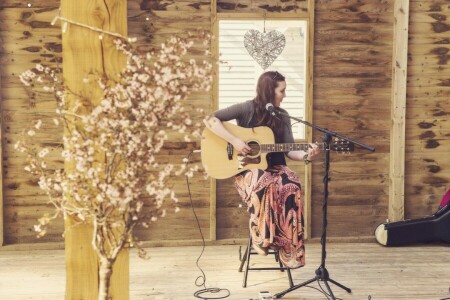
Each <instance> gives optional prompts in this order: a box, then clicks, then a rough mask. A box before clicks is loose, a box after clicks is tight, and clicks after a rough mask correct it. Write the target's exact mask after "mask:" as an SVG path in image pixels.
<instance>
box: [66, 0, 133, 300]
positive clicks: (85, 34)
mask: <svg viewBox="0 0 450 300" xmlns="http://www.w3.org/2000/svg"><path fill="white" fill-rule="evenodd" d="M61 15H62V17H64V18H67V19H68V20H72V21H76V22H79V23H82V24H86V25H89V26H92V27H96V28H102V29H103V30H105V31H110V32H116V33H119V34H122V35H124V36H125V35H126V34H127V1H125V0H102V1H99V0H78V1H71V0H61ZM65 27H66V31H65V32H64V28H65ZM62 28H63V33H62V44H63V72H64V82H65V84H66V86H67V87H68V88H69V89H70V90H71V91H72V92H74V93H75V94H78V95H82V96H84V97H85V99H86V101H90V102H91V103H86V104H88V105H89V104H93V105H96V104H98V103H99V101H100V100H101V91H100V89H99V88H98V86H97V84H96V82H92V83H89V84H86V83H83V78H85V77H86V76H88V75H89V74H94V75H102V74H104V75H106V76H109V77H112V76H115V74H117V73H118V72H119V71H120V70H122V68H123V67H124V65H125V57H124V56H123V55H122V54H121V53H119V52H118V51H117V50H116V49H115V46H114V44H113V38H112V37H110V36H107V35H104V38H103V39H100V38H99V37H100V34H99V33H98V32H95V31H93V30H91V29H88V28H83V27H81V26H77V25H70V24H68V25H67V26H66V25H65V24H64V22H63V23H62ZM71 102H73V101H72V100H71V99H70V98H69V99H68V103H69V105H73V103H71ZM65 134H67V133H65ZM65 168H66V172H69V173H70V171H71V170H73V166H71V165H67V164H66V165H65ZM73 224H74V220H72V219H70V218H68V219H67V220H66V223H65V225H66V233H65V246H66V274H67V277H66V299H68V300H69V299H70V300H72V299H76V300H79V299H83V300H90V299H97V298H98V260H97V255H96V253H95V252H94V250H93V248H92V239H93V237H92V230H93V228H92V226H90V225H76V226H73ZM128 264H129V263H128V250H124V251H122V253H121V254H120V255H119V257H118V259H117V260H116V263H115V265H114V268H113V275H112V279H111V288H110V291H111V296H112V299H117V300H126V299H129V265H128Z"/></svg>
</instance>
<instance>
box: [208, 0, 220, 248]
mask: <svg viewBox="0 0 450 300" xmlns="http://www.w3.org/2000/svg"><path fill="white" fill-rule="evenodd" d="M211 33H212V35H213V38H212V39H211V54H212V55H211V64H212V76H213V79H212V86H211V95H212V98H213V99H212V101H213V103H212V104H213V110H215V109H217V107H218V106H219V67H218V65H217V62H218V61H219V20H218V19H217V0H211ZM210 189H211V190H210V202H209V205H210V210H209V211H210V214H209V239H210V240H211V241H215V240H216V239H217V216H216V215H217V181H216V180H215V179H214V178H211V180H210Z"/></svg>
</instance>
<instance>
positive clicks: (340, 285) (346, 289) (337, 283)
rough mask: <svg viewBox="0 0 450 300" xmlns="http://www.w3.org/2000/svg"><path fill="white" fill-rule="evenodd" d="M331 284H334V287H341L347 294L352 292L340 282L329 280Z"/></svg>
mask: <svg viewBox="0 0 450 300" xmlns="http://www.w3.org/2000/svg"><path fill="white" fill-rule="evenodd" d="M328 280H329V281H330V282H331V283H333V284H334V285H337V286H338V287H340V288H341V289H343V290H345V291H346V292H347V293H351V292H352V290H351V289H349V288H348V287H346V286H345V285H342V284H340V283H339V282H336V281H334V280H333V279H331V278H329V279H328Z"/></svg>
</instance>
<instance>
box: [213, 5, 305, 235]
mask: <svg viewBox="0 0 450 300" xmlns="http://www.w3.org/2000/svg"><path fill="white" fill-rule="evenodd" d="M263 18H265V19H266V20H304V21H306V22H307V35H308V37H307V39H306V62H307V67H306V80H305V82H306V83H305V88H306V89H305V90H306V95H305V96H306V99H307V100H308V101H306V103H305V104H306V107H305V119H306V121H308V122H312V121H313V100H314V95H313V79H314V77H313V76H314V72H313V68H314V0H308V11H307V12H304V11H300V12H295V13H291V12H289V13H277V12H275V13H271V12H267V13H265V14H264V15H263V14H261V13H240V12H234V13H218V12H217V0H212V1H211V32H212V34H213V35H214V37H215V38H214V39H213V40H212V42H211V52H212V57H211V59H212V65H213V84H212V89H211V92H212V109H213V110H215V109H217V108H218V103H219V102H218V95H219V89H218V82H219V73H218V65H217V63H215V62H217V61H218V58H219V46H218V44H219V21H220V20H223V19H227V20H242V19H263ZM305 140H306V141H307V142H312V129H311V128H310V127H306V132H305ZM304 178H305V179H304V181H303V185H302V187H303V192H304V196H305V197H304V220H305V232H304V237H305V239H309V238H311V190H312V188H311V184H312V168H311V164H309V165H305V172H304ZM216 193H217V181H216V180H215V179H211V180H210V218H209V219H210V239H211V240H216V239H217V223H216V221H217V220H216V214H217V204H216V202H217V195H216Z"/></svg>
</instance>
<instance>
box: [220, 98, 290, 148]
mask: <svg viewBox="0 0 450 300" xmlns="http://www.w3.org/2000/svg"><path fill="white" fill-rule="evenodd" d="M277 109H278V110H280V111H281V112H283V113H285V114H287V111H285V110H284V109H282V108H277ZM254 114H255V107H254V106H253V100H248V101H245V102H242V103H237V104H233V105H231V106H229V107H227V108H224V109H220V110H217V111H215V112H214V116H215V117H216V118H218V119H219V120H220V121H222V122H226V121H230V120H234V119H235V120H236V122H237V125H239V126H241V127H245V128H251V127H253V124H251V123H252V120H253V116H254ZM279 118H281V119H282V121H283V123H284V124H285V125H286V127H285V128H284V130H283V134H282V135H281V136H276V137H275V140H276V141H277V143H294V136H293V135H292V126H291V120H290V119H289V118H288V117H287V116H280V117H279Z"/></svg>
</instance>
